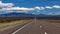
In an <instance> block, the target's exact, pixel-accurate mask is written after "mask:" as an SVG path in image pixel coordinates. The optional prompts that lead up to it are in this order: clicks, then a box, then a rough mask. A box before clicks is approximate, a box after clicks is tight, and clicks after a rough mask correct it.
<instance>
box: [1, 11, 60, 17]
mask: <svg viewBox="0 0 60 34" xmlns="http://www.w3.org/2000/svg"><path fill="white" fill-rule="evenodd" d="M35 16H36V17H39V18H40V17H46V18H47V17H49V18H50V17H60V15H45V14H39V15H34V14H27V13H16V12H12V13H6V14H0V17H35Z"/></svg>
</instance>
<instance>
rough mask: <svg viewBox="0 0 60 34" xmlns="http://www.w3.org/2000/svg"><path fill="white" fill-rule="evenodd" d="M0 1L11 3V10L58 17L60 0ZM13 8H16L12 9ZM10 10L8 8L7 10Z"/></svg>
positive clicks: (0, 12)
mask: <svg viewBox="0 0 60 34" xmlns="http://www.w3.org/2000/svg"><path fill="white" fill-rule="evenodd" d="M0 1H2V3H12V4H13V5H14V6H12V8H13V10H18V9H19V10H23V11H20V12H24V13H31V14H36V15H39V14H46V15H60V0H0ZM14 7H15V8H17V7H18V8H17V9H14ZM12 8H11V9H12ZM6 9H7V8H6ZM11 9H10V8H9V10H11ZM9 12H11V11H0V14H2V13H9ZM13 12H17V11H13ZM18 12H19V11H18Z"/></svg>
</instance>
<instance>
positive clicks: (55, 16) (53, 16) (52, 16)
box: [37, 14, 60, 18]
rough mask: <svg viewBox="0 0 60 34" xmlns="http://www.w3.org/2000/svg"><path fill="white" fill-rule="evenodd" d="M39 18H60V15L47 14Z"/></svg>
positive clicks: (40, 15)
mask: <svg viewBox="0 0 60 34" xmlns="http://www.w3.org/2000/svg"><path fill="white" fill-rule="evenodd" d="M37 17H46V18H60V15H45V14H39V15H37Z"/></svg>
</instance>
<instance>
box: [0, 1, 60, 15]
mask: <svg viewBox="0 0 60 34" xmlns="http://www.w3.org/2000/svg"><path fill="white" fill-rule="evenodd" d="M46 8H47V9H53V8H60V6H59V5H53V6H45V7H39V6H36V7H34V8H25V7H14V4H13V3H2V1H0V11H9V12H27V11H35V10H44V9H46ZM37 12H39V11H37ZM49 14H51V13H49Z"/></svg>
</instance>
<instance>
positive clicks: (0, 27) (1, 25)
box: [0, 20, 31, 32]
mask: <svg viewBox="0 0 60 34" xmlns="http://www.w3.org/2000/svg"><path fill="white" fill-rule="evenodd" d="M29 21H31V20H19V21H13V22H10V23H0V32H1V31H4V30H6V29H9V28H14V27H15V26H18V25H21V24H24V23H28V22H29Z"/></svg>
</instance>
